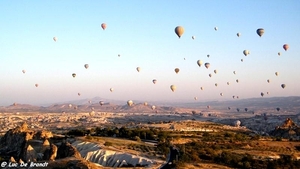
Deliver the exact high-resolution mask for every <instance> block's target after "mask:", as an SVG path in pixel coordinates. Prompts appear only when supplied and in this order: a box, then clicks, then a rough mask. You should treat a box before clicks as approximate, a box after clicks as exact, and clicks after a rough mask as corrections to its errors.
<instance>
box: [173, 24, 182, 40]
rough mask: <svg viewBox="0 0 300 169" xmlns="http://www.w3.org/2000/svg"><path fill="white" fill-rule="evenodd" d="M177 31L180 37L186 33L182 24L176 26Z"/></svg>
mask: <svg viewBox="0 0 300 169" xmlns="http://www.w3.org/2000/svg"><path fill="white" fill-rule="evenodd" d="M175 33H176V35H177V36H178V37H179V38H180V37H181V36H182V35H183V33H184V28H183V27H182V26H177V27H176V28H175Z"/></svg>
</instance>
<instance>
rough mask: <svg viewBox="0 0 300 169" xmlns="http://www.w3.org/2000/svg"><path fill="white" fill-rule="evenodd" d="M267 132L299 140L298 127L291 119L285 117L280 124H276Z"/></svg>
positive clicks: (299, 130)
mask: <svg viewBox="0 0 300 169" xmlns="http://www.w3.org/2000/svg"><path fill="white" fill-rule="evenodd" d="M269 134H270V135H272V136H275V137H281V138H287V139H295V140H299V139H300V127H299V126H297V125H296V124H295V123H294V122H293V121H292V119H290V118H287V119H286V120H285V121H284V123H283V124H282V125H281V126H277V127H276V128H275V129H274V130H272V131H271V132H270V133H269Z"/></svg>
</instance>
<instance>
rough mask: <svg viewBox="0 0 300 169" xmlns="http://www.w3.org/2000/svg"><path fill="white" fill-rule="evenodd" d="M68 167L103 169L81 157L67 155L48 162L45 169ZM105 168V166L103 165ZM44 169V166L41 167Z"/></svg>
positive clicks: (74, 168) (75, 168)
mask: <svg viewBox="0 0 300 169" xmlns="http://www.w3.org/2000/svg"><path fill="white" fill-rule="evenodd" d="M53 168H69V169H104V167H101V166H99V165H97V164H94V163H92V162H89V161H87V160H85V159H83V158H75V157H67V158H64V159H57V160H55V161H51V162H49V165H48V166H47V168H46V169H53ZM105 168H106V167H105ZM43 169H45V168H43Z"/></svg>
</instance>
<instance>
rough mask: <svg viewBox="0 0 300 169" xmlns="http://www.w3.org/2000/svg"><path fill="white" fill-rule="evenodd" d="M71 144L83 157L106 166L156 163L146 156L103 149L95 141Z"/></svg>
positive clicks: (150, 164) (146, 165)
mask: <svg viewBox="0 0 300 169" xmlns="http://www.w3.org/2000/svg"><path fill="white" fill-rule="evenodd" d="M72 145H73V146H74V147H76V148H77V150H78V151H79V152H80V154H81V155H82V157H83V158H84V159H86V160H88V161H91V162H94V163H98V164H100V165H102V166H106V167H126V166H134V167H135V166H145V167H150V166H152V165H153V164H155V163H156V162H155V161H153V160H150V159H148V158H144V157H140V156H135V155H132V154H128V153H121V152H115V151H111V150H103V149H101V147H100V146H99V145H98V144H95V143H90V142H81V141H76V142H74V143H73V144H72Z"/></svg>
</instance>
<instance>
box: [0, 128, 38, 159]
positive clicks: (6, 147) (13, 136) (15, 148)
mask: <svg viewBox="0 0 300 169" xmlns="http://www.w3.org/2000/svg"><path fill="white" fill-rule="evenodd" d="M34 134H35V132H34V131H32V130H29V129H28V125H27V124H26V123H23V124H22V126H19V127H16V128H14V129H10V130H9V131H7V132H6V133H5V135H4V137H2V138H1V141H0V147H1V148H0V156H2V157H11V156H12V157H14V159H16V160H17V161H18V160H19V159H22V160H26V152H27V146H28V145H27V142H28V140H30V139H32V138H33V136H34Z"/></svg>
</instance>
